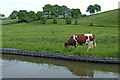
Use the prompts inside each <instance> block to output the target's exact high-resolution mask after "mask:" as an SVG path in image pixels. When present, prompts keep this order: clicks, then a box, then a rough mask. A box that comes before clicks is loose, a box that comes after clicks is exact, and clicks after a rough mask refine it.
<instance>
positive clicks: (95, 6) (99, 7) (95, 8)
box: [86, 4, 101, 14]
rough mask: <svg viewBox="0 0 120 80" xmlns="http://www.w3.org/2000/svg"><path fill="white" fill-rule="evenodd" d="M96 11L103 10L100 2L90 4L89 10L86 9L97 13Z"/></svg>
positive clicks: (91, 12)
mask: <svg viewBox="0 0 120 80" xmlns="http://www.w3.org/2000/svg"><path fill="white" fill-rule="evenodd" d="M95 11H96V12H98V11H101V6H100V5H98V4H94V5H89V6H88V8H87V10H86V12H89V13H90V14H93V13H95Z"/></svg>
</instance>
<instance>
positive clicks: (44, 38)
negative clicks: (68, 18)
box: [2, 10, 118, 58]
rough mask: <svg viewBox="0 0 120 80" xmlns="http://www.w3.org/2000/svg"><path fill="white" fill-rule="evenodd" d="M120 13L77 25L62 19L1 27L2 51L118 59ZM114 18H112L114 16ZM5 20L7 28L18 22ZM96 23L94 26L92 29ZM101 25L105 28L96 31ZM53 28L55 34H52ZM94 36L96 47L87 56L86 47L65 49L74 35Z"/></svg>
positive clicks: (84, 21) (103, 15) (83, 21)
mask: <svg viewBox="0 0 120 80" xmlns="http://www.w3.org/2000/svg"><path fill="white" fill-rule="evenodd" d="M117 13H118V10H113V11H108V12H104V13H101V14H96V15H92V16H89V17H86V18H81V19H79V20H78V25H74V19H73V20H72V24H70V25H66V24H65V21H64V20H63V19H58V24H51V23H52V20H48V21H47V23H46V24H41V22H40V21H35V22H32V23H20V24H9V25H3V26H2V35H3V36H2V47H3V48H14V49H22V50H33V51H42V52H58V53H64V54H77V55H81V56H98V57H105V58H109V57H118V16H117ZM111 14H113V15H112V16H111ZM16 21H17V20H13V21H9V20H2V22H3V23H4V24H6V23H7V24H8V23H10V22H16ZM90 23H93V25H94V26H89V24H90ZM99 25H102V26H103V27H97V26H99ZM52 27H53V30H54V33H52ZM80 33H93V34H95V35H96V42H97V47H96V48H94V49H93V50H90V51H88V52H87V46H78V48H77V50H75V48H74V47H72V46H71V47H68V48H65V47H64V43H65V42H66V41H67V40H68V39H69V38H70V37H71V36H72V35H73V34H80Z"/></svg>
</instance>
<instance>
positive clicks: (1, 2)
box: [0, 0, 119, 16]
mask: <svg viewBox="0 0 120 80" xmlns="http://www.w3.org/2000/svg"><path fill="white" fill-rule="evenodd" d="M118 2H119V0H0V13H3V14H5V15H6V16H9V15H10V14H11V12H12V11H13V10H17V11H19V10H28V11H30V10H33V11H35V12H37V11H42V7H43V6H44V5H45V4H51V5H54V4H58V5H60V6H62V5H66V6H67V7H69V8H79V9H80V10H81V12H82V13H84V14H88V13H86V9H87V7H88V6H89V5H90V4H92V5H93V4H100V5H101V7H102V11H107V10H112V9H117V8H118Z"/></svg>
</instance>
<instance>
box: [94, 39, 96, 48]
mask: <svg viewBox="0 0 120 80" xmlns="http://www.w3.org/2000/svg"><path fill="white" fill-rule="evenodd" d="M94 45H95V47H96V39H94Z"/></svg>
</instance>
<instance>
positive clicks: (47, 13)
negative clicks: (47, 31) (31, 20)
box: [43, 4, 52, 19]
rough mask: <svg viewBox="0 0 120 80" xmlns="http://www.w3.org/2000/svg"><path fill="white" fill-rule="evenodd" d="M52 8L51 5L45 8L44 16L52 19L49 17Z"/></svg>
mask: <svg viewBox="0 0 120 80" xmlns="http://www.w3.org/2000/svg"><path fill="white" fill-rule="evenodd" d="M51 7H52V6H51V5H50V4H47V5H45V6H44V7H43V11H44V14H45V15H46V16H48V19H49V18H50V17H49V16H50V15H51V12H52V8H51Z"/></svg>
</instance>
